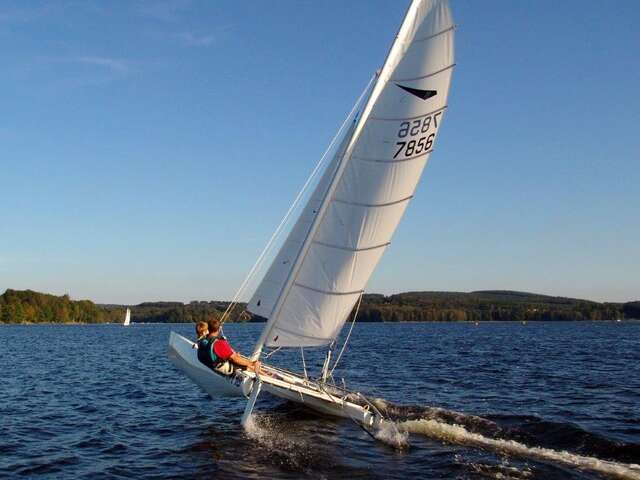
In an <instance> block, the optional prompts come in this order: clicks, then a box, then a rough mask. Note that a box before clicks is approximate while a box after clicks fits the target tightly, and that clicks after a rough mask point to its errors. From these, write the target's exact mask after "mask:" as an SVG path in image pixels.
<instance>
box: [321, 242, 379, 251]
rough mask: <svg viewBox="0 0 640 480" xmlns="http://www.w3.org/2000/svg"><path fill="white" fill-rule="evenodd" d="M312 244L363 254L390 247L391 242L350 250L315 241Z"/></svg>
mask: <svg viewBox="0 0 640 480" xmlns="http://www.w3.org/2000/svg"><path fill="white" fill-rule="evenodd" d="M313 243H315V244H317V245H322V246H323V247H327V248H335V249H337V250H345V251H347V252H364V251H366V250H377V249H378V248H382V247H386V246H388V245H391V242H387V243H382V244H380V245H374V246H373V247H364V248H350V247H341V246H340V245H331V244H330V243H324V242H319V241H317V240H314V241H313Z"/></svg>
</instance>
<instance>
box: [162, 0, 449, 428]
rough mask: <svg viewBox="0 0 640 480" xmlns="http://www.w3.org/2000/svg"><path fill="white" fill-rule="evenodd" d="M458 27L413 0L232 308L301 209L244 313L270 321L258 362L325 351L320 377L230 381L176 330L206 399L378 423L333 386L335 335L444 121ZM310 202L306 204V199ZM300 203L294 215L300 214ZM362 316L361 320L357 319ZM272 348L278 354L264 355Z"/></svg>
mask: <svg viewBox="0 0 640 480" xmlns="http://www.w3.org/2000/svg"><path fill="white" fill-rule="evenodd" d="M454 29H455V27H454V24H453V19H452V16H451V12H450V9H449V6H448V3H447V1H446V0H413V1H412V2H411V4H410V6H409V8H408V10H407V13H406V15H405V18H404V21H403V22H402V25H401V27H400V29H399V31H398V33H397V36H396V38H395V41H394V42H393V44H392V46H391V49H390V50H389V52H388V54H387V57H386V60H385V62H384V64H383V66H382V68H381V69H380V70H379V71H377V72H376V73H375V75H374V76H373V77H372V79H371V81H370V82H369V85H367V87H366V88H365V91H364V92H363V94H362V95H361V97H360V98H359V99H358V101H357V102H356V105H355V106H354V109H353V110H352V111H351V113H350V114H349V116H348V117H347V119H346V120H345V122H344V124H343V125H342V127H341V128H340V129H339V131H338V134H337V135H336V138H334V140H333V141H332V142H331V145H330V146H329V149H328V151H327V153H325V155H324V156H323V158H322V159H321V161H320V163H319V164H318V165H317V166H316V169H315V170H314V172H313V173H312V175H311V177H310V179H309V180H308V181H307V183H306V184H305V187H303V190H302V191H301V192H300V194H299V195H298V198H297V199H296V201H294V205H292V207H291V208H290V209H289V212H288V213H287V215H286V216H285V218H284V219H283V222H282V223H281V224H280V226H279V227H278V229H277V230H276V233H275V234H274V236H273V237H272V238H271V241H270V242H269V244H268V245H267V247H266V248H265V251H263V252H262V255H260V257H259V258H258V262H256V265H254V267H253V268H252V270H251V272H250V273H249V276H248V277H247V279H246V280H245V282H244V283H243V285H242V286H241V287H240V290H239V293H238V294H236V298H235V299H234V302H232V303H231V304H230V305H229V308H227V311H226V312H225V315H224V316H223V317H222V320H223V321H224V320H225V319H226V318H228V315H229V314H230V313H229V312H230V309H231V308H232V306H234V305H235V304H236V303H235V301H236V299H237V298H238V297H239V294H240V292H243V288H244V286H245V285H247V282H248V280H249V278H251V277H252V275H253V274H254V273H255V272H256V271H258V270H257V267H258V265H260V262H261V261H262V260H263V259H264V258H268V257H267V256H265V252H267V251H269V248H270V247H271V246H272V245H274V244H273V242H274V238H277V236H278V235H280V233H281V231H282V232H284V231H285V230H282V228H283V225H286V222H287V221H288V220H289V218H295V216H292V212H297V213H298V216H297V220H296V221H295V223H293V222H292V223H293V225H292V227H291V228H290V229H289V230H287V231H288V235H287V236H286V237H285V236H284V235H282V236H281V237H280V238H284V240H283V241H282V242H281V244H280V248H279V250H278V251H277V253H276V254H275V255H273V257H272V258H273V261H272V262H271V264H270V266H269V267H268V269H266V273H265V274H264V276H263V277H262V280H261V281H260V283H259V284H258V286H257V288H256V289H255V291H254V293H253V295H252V296H251V298H250V300H249V302H248V303H247V305H246V309H247V310H248V311H249V312H251V313H252V314H254V315H257V316H260V317H264V318H265V319H266V320H267V322H266V325H265V327H264V329H263V330H262V334H261V335H260V338H259V339H258V341H257V343H256V346H255V349H254V351H253V355H252V358H253V359H260V358H263V360H264V359H265V358H267V357H268V355H270V354H273V353H275V352H276V351H277V350H278V349H281V348H295V349H300V352H301V355H302V360H303V365H305V364H304V348H322V349H326V350H327V351H326V356H325V360H324V365H323V367H322V370H321V372H320V375H319V376H317V377H313V378H312V377H311V376H309V374H308V372H307V368H306V366H304V373H294V372H291V371H288V370H284V369H282V368H276V367H274V366H271V365H267V364H265V363H264V361H263V366H262V372H261V374H260V375H256V374H255V373H254V372H252V371H249V370H238V371H236V373H235V374H234V375H231V376H225V375H222V374H219V373H217V372H214V371H213V370H211V369H209V368H207V367H206V366H204V365H203V364H201V363H200V362H199V361H198V358H197V352H196V350H195V349H194V344H193V342H191V341H189V340H188V339H186V338H184V337H183V336H181V335H178V334H177V333H175V332H171V334H170V337H169V351H168V354H169V357H170V359H171V361H172V362H173V363H174V365H175V366H176V367H178V368H179V369H180V370H182V371H183V372H184V373H185V374H186V375H187V376H188V377H189V378H190V379H191V380H192V381H193V382H195V383H196V384H197V385H199V386H200V387H201V388H202V389H204V390H205V391H206V392H207V393H208V394H209V395H210V396H211V397H225V396H227V397H243V398H248V401H247V404H246V407H245V410H244V415H243V416H242V423H243V424H246V423H247V422H248V421H249V418H250V415H251V412H252V410H253V408H254V405H255V402H256V399H257V398H258V395H259V394H260V392H268V393H270V394H272V395H275V396H277V397H281V398H284V399H287V400H290V401H292V402H297V403H301V404H303V405H306V406H308V407H309V408H311V409H314V410H316V411H319V412H321V413H325V414H329V415H335V416H339V417H345V418H351V419H353V420H355V421H357V422H358V423H360V424H361V425H363V426H365V427H366V428H370V427H377V426H380V425H381V423H382V422H383V421H384V420H385V419H384V417H383V415H382V413H381V412H380V411H379V410H378V409H377V408H376V407H375V405H374V403H373V402H371V401H369V400H368V399H367V398H366V397H365V396H364V395H362V394H361V393H359V392H356V391H352V390H349V389H348V388H346V386H345V385H346V384H344V383H343V384H342V385H338V384H337V383H336V382H335V381H334V380H333V375H332V372H333V370H334V369H335V366H336V365H337V362H338V361H339V360H340V357H341V356H342V352H343V351H344V348H345V347H346V343H347V342H348V339H349V337H350V335H351V329H350V330H349V332H348V334H347V335H346V339H345V340H344V344H343V346H342V350H341V351H340V353H339V354H338V355H337V358H336V361H335V362H334V363H333V366H332V356H334V353H335V350H336V348H335V347H336V342H337V339H338V337H339V336H340V333H341V331H342V329H343V327H344V325H345V323H346V322H347V320H348V319H349V318H350V316H351V314H352V313H353V314H354V316H353V321H352V323H351V328H353V324H354V323H353V322H355V315H357V309H358V307H359V305H360V301H361V299H362V295H363V293H364V288H365V286H366V283H367V281H368V280H369V277H370V276H371V274H372V273H373V270H374V268H375V267H376V265H377V264H378V262H379V260H380V258H381V257H382V254H383V252H384V251H385V250H386V248H387V247H388V246H389V244H390V241H391V237H392V235H393V233H394V231H395V230H396V227H397V225H398V223H399V221H400V219H401V217H402V215H403V214H404V211H405V209H406V208H407V205H408V204H409V201H410V200H411V198H412V197H413V194H414V191H415V188H416V185H417V183H418V181H419V179H420V176H421V174H422V171H423V169H424V167H425V165H426V163H427V162H428V160H429V158H430V156H431V153H432V152H433V149H434V145H435V140H436V137H437V134H438V132H439V130H440V127H441V125H442V119H443V117H444V113H445V110H446V109H447V98H448V94H449V85H450V83H451V77H452V73H453V68H454V65H455V64H454ZM305 201H306V203H304V202H305ZM296 208H297V209H298V210H296ZM354 312H355V313H354ZM266 349H272V350H271V351H269V352H267V351H266Z"/></svg>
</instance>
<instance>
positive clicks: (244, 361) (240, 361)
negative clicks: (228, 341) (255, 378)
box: [229, 352, 260, 374]
mask: <svg viewBox="0 0 640 480" xmlns="http://www.w3.org/2000/svg"><path fill="white" fill-rule="evenodd" d="M229 360H231V361H232V362H233V363H235V364H236V365H240V366H241V367H247V368H248V369H250V370H253V371H254V372H256V373H258V374H259V373H260V362H259V361H257V360H249V359H248V358H245V357H243V356H242V355H240V354H239V353H237V352H233V355H231V356H230V357H229Z"/></svg>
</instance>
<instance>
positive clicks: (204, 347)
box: [198, 335, 233, 375]
mask: <svg viewBox="0 0 640 480" xmlns="http://www.w3.org/2000/svg"><path fill="white" fill-rule="evenodd" d="M218 340H226V338H225V337H224V335H218V336H217V337H213V338H207V337H204V338H203V339H201V340H198V360H200V363H202V364H204V365H206V366H207V367H209V368H210V369H211V370H214V371H216V372H218V373H221V374H222V375H231V374H232V373H233V365H231V363H230V362H229V361H228V360H223V359H221V358H220V357H218V355H216V351H215V349H214V348H213V347H214V345H215V343H216V342H217V341H218Z"/></svg>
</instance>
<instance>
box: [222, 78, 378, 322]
mask: <svg viewBox="0 0 640 480" xmlns="http://www.w3.org/2000/svg"><path fill="white" fill-rule="evenodd" d="M375 78H376V75H373V76H372V77H371V79H370V80H369V83H367V86H366V87H365V88H364V90H363V92H362V93H361V94H360V96H359V97H358V99H357V100H356V103H355V104H354V105H353V107H352V108H351V111H350V112H349V114H348V115H347V117H346V118H345V120H344V122H342V125H340V128H339V129H338V132H337V133H336V134H335V136H334V137H333V139H332V140H331V143H329V146H328V147H327V149H326V150H325V152H324V153H323V154H322V157H320V160H319V161H318V163H317V164H316V166H315V168H314V169H313V171H312V172H311V175H309V178H307V181H306V182H305V183H304V185H303V186H302V189H301V190H300V191H299V192H298V195H297V196H296V198H295V200H294V201H293V203H292V204H291V206H290V207H289V210H288V211H287V213H286V214H285V216H284V217H283V218H282V220H281V221H280V224H279V225H278V227H277V228H276V230H275V232H273V235H271V238H270V239H269V242H267V245H266V246H265V247H264V249H263V250H262V253H261V254H260V256H259V257H258V259H257V260H256V262H255V263H254V265H253V267H252V268H251V270H250V271H249V273H248V274H247V276H246V278H245V279H244V281H243V282H242V284H241V285H240V288H239V289H238V290H237V291H236V294H235V295H234V296H233V300H231V303H229V305H228V306H227V308H226V310H225V312H224V313H223V314H222V317H221V318H220V325H223V324H224V322H226V321H227V320H228V319H229V316H230V314H231V311H232V310H233V308H234V307H235V306H236V305H237V304H238V298H240V296H241V294H243V293H244V289H245V288H246V287H247V285H248V283H249V281H250V280H251V278H252V277H253V275H254V274H255V273H256V271H257V270H258V267H259V266H261V265H262V262H263V260H264V258H265V255H266V254H267V252H268V251H269V250H270V249H271V246H272V245H273V242H274V241H275V239H276V238H277V237H278V235H279V234H280V232H281V231H282V228H283V227H284V225H285V224H286V223H287V221H288V220H289V217H290V216H291V214H292V213H293V211H294V210H295V208H296V207H297V206H298V204H299V202H300V199H301V198H302V196H303V194H304V193H305V192H306V190H307V188H308V187H309V185H310V184H311V181H312V180H313V178H315V176H316V175H317V173H318V171H319V170H320V167H321V166H322V165H323V164H324V163H325V159H326V157H327V154H328V153H329V152H330V151H331V149H332V148H333V146H334V145H335V144H336V141H337V139H338V138H340V136H341V135H342V132H343V130H344V129H345V127H346V126H347V125H348V124H349V121H350V119H351V117H352V116H353V114H354V112H355V111H356V109H357V108H358V106H359V105H360V102H361V101H362V99H363V98H364V96H365V94H366V93H367V92H368V91H369V89H370V88H371V84H372V83H373V81H374V79H375Z"/></svg>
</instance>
